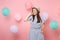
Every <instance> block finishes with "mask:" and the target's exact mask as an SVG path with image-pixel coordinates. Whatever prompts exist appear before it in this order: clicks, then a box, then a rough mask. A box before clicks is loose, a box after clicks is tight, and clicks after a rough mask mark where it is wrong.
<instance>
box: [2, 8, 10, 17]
mask: <svg viewBox="0 0 60 40" xmlns="http://www.w3.org/2000/svg"><path fill="white" fill-rule="evenodd" d="M2 14H3V15H4V16H8V15H9V14H10V10H9V9H8V8H7V7H5V8H3V9H2Z"/></svg>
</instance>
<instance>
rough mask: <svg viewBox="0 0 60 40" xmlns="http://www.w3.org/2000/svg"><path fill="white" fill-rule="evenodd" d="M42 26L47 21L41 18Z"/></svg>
mask: <svg viewBox="0 0 60 40" xmlns="http://www.w3.org/2000/svg"><path fill="white" fill-rule="evenodd" d="M41 20H42V24H43V23H45V19H44V18H43V16H41Z"/></svg>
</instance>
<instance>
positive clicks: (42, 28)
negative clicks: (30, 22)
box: [41, 23, 45, 32]
mask: <svg viewBox="0 0 60 40" xmlns="http://www.w3.org/2000/svg"><path fill="white" fill-rule="evenodd" d="M44 29H45V23H44V24H43V25H42V27H41V30H42V32H43V31H44Z"/></svg>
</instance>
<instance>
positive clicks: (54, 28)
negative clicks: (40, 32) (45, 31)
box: [50, 20, 58, 30]
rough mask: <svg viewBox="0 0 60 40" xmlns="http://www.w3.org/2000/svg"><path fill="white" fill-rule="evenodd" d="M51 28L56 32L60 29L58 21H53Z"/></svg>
mask: <svg viewBox="0 0 60 40" xmlns="http://www.w3.org/2000/svg"><path fill="white" fill-rule="evenodd" d="M50 28H51V29H53V30H56V29H57V28H58V22H57V21H56V20H52V21H51V22H50Z"/></svg>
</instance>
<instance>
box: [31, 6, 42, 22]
mask: <svg viewBox="0 0 60 40" xmlns="http://www.w3.org/2000/svg"><path fill="white" fill-rule="evenodd" d="M33 9H36V10H37V23H40V22H42V20H41V17H40V15H39V13H40V11H39V10H38V9H37V8H35V7H33V8H32V12H33ZM32 16H33V21H34V18H35V15H32Z"/></svg>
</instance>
